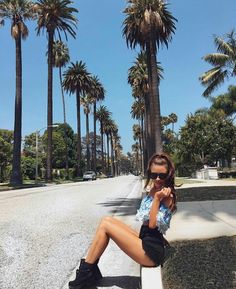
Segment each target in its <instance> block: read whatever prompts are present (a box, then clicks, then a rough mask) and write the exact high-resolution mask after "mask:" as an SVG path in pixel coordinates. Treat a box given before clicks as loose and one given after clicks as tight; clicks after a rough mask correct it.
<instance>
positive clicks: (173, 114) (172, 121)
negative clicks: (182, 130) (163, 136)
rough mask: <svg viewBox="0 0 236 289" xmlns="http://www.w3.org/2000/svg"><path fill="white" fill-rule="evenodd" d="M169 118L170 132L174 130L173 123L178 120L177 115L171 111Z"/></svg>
mask: <svg viewBox="0 0 236 289" xmlns="http://www.w3.org/2000/svg"><path fill="white" fill-rule="evenodd" d="M169 119H170V121H171V123H172V132H174V124H175V123H176V122H177V121H178V117H177V115H176V114H175V113H173V112H172V113H171V114H170V115H169Z"/></svg>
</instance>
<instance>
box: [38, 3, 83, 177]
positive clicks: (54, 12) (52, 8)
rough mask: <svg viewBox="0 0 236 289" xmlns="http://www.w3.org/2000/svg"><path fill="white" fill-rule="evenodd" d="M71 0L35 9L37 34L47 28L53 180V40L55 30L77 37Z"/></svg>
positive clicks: (49, 152)
mask: <svg viewBox="0 0 236 289" xmlns="http://www.w3.org/2000/svg"><path fill="white" fill-rule="evenodd" d="M72 3H73V2H72V1H70V0H39V1H38V2H36V5H35V9H36V11H37V14H38V21H37V22H38V23H37V25H38V26H37V35H39V34H40V32H41V31H42V30H45V29H46V32H47V39H48V49H47V51H48V107H47V130H48V134H47V135H48V138H47V173H46V179H47V180H49V181H51V180H52V124H53V89H52V87H53V85H52V84H53V42H54V37H55V32H57V33H58V35H59V38H61V36H60V32H61V31H62V32H64V34H65V37H66V40H67V33H69V34H70V35H71V36H72V37H73V38H75V35H76V33H75V30H74V29H75V28H76V23H77V19H76V17H75V16H74V14H73V13H77V12H78V10H77V9H76V8H73V7H70V6H69V5H71V4H72Z"/></svg>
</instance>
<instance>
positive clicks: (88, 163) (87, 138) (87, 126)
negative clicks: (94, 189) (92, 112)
mask: <svg viewBox="0 0 236 289" xmlns="http://www.w3.org/2000/svg"><path fill="white" fill-rule="evenodd" d="M86 151H87V153H86V155H87V170H90V167H91V166H90V149H89V115H88V113H86Z"/></svg>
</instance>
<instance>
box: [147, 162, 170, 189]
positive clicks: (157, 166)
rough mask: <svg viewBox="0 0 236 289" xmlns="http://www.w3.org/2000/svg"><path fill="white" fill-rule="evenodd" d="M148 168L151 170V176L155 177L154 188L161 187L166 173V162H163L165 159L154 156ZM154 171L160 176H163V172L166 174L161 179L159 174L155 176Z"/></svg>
mask: <svg viewBox="0 0 236 289" xmlns="http://www.w3.org/2000/svg"><path fill="white" fill-rule="evenodd" d="M150 170H151V174H152V176H153V177H155V178H154V179H153V181H154V186H155V188H156V189H161V188H162V187H163V186H164V185H165V179H166V177H167V173H168V170H167V163H166V162H165V160H162V159H157V158H156V159H154V160H153V162H152V164H151V167H150ZM155 173H157V174H161V176H162V177H165V174H166V177H165V179H161V178H160V176H158V175H156V176H155Z"/></svg>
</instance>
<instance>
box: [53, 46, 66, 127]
mask: <svg viewBox="0 0 236 289" xmlns="http://www.w3.org/2000/svg"><path fill="white" fill-rule="evenodd" d="M52 54H53V60H52V65H53V67H57V68H59V79H60V84H61V96H62V106H63V120H64V123H66V105H65V96H64V90H63V87H62V67H65V66H66V65H67V64H68V63H69V61H70V54H69V49H68V46H67V45H66V44H65V43H64V42H62V41H59V40H56V41H55V42H54V43H53V50H52Z"/></svg>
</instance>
